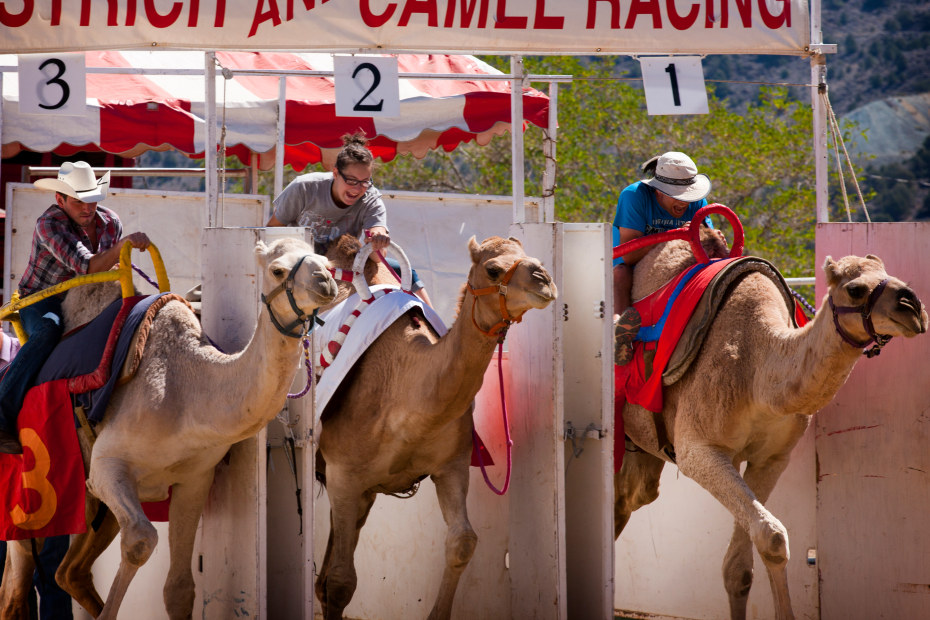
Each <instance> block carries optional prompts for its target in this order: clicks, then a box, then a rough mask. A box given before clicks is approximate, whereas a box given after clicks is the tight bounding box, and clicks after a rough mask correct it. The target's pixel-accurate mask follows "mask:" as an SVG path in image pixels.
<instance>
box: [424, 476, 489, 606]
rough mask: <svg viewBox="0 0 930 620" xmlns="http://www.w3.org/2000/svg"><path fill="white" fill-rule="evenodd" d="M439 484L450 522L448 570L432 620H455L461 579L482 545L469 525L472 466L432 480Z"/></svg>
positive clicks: (444, 515)
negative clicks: (470, 468) (457, 592)
mask: <svg viewBox="0 0 930 620" xmlns="http://www.w3.org/2000/svg"><path fill="white" fill-rule="evenodd" d="M431 478H432V479H433V482H434V483H435V484H436V496H437V497H438V498H439V508H440V510H442V518H443V519H444V520H445V522H446V527H448V528H449V529H448V532H447V533H446V566H445V568H444V569H443V571H442V582H440V585H439V594H438V595H437V596H436V602H435V603H434V604H433V609H432V611H430V614H429V620H448V619H449V618H450V617H451V616H452V601H453V599H454V598H455V590H456V588H458V585H459V578H460V577H461V576H462V572H463V571H464V570H465V567H466V566H468V562H469V561H470V560H471V556H472V555H473V554H474V553H475V547H476V546H477V545H478V535H477V534H475V530H474V529H472V527H471V523H469V522H468V507H467V506H466V503H465V499H466V496H467V495H468V463H467V462H464V461H463V462H462V463H461V466H460V467H453V468H450V469H447V470H446V471H444V472H443V473H442V474H434V475H432V476H431Z"/></svg>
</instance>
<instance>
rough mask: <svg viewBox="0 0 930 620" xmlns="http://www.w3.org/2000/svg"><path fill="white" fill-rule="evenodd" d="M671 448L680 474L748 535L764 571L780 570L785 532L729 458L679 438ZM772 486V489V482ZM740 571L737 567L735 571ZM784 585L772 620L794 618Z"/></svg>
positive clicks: (785, 558) (785, 547)
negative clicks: (725, 511)
mask: <svg viewBox="0 0 930 620" xmlns="http://www.w3.org/2000/svg"><path fill="white" fill-rule="evenodd" d="M675 448H676V452H677V455H678V467H679V469H681V471H682V473H683V474H685V475H686V476H688V477H689V478H691V479H692V480H694V481H695V482H697V483H698V484H699V485H701V486H702V487H704V488H705V489H706V490H707V491H709V492H710V494H711V495H713V496H714V497H715V498H716V499H717V501H719V502H720V503H721V504H723V505H724V507H726V508H727V510H729V511H730V513H731V514H732V515H733V517H734V518H735V520H736V524H737V525H738V526H740V527H742V528H743V529H744V530H746V532H748V534H749V539H750V540H751V541H752V543H753V544H754V545H755V546H756V549H757V550H758V551H759V555H760V556H762V558H763V559H764V561H765V564H766V568H769V569H770V570H771V568H770V567H777V566H779V565H781V566H782V567H784V565H785V563H787V561H788V531H787V530H786V529H785V526H784V525H782V524H781V522H780V521H779V520H778V519H776V518H775V516H774V515H773V514H772V513H771V512H769V511H768V510H766V508H765V506H763V505H762V502H761V501H760V500H759V499H758V498H757V497H756V495H755V493H753V491H752V489H751V488H750V487H749V485H748V484H747V483H746V481H745V480H743V478H742V477H741V476H740V475H739V471H738V470H737V469H736V467H734V466H733V463H732V461H731V460H730V457H729V456H728V455H727V454H726V453H724V451H723V450H721V449H719V448H716V447H714V446H707V445H701V444H697V443H690V442H687V441H683V440H682V438H680V439H679V441H678V442H676V446H675ZM775 479H777V476H776V477H775ZM772 485H773V486H774V482H773V483H772ZM737 544H738V541H737ZM734 553H736V554H737V555H738V553H739V550H738V549H736V550H735V551H734ZM741 568H742V567H740V566H738V565H737V567H736V570H740V569H741ZM773 579H775V578H773ZM773 583H774V581H773ZM784 586H785V587H784V592H783V594H784V596H783V598H781V599H776V601H775V618H776V620H792V619H793V618H794V614H793V612H792V611H791V601H790V600H789V598H788V589H787V580H786V581H785V584H784ZM773 587H774V586H773Z"/></svg>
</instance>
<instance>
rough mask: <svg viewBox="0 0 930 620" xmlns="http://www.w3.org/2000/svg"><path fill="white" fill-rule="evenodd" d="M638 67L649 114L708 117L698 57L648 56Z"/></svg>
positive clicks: (702, 73) (705, 92)
mask: <svg viewBox="0 0 930 620" xmlns="http://www.w3.org/2000/svg"><path fill="white" fill-rule="evenodd" d="M639 64H640V67H641V68H642V71H643V89H644V90H645V91H646V110H647V111H648V112H649V114H652V115H658V114H707V89H706V88H705V87H704V69H703V68H702V67H701V57H700V56H648V57H644V58H640V59H639Z"/></svg>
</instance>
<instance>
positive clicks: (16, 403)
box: [0, 297, 62, 436]
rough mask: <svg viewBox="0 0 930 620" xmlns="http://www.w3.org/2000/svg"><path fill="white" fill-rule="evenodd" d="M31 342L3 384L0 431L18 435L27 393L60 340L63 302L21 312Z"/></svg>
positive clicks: (0, 385) (0, 387)
mask: <svg viewBox="0 0 930 620" xmlns="http://www.w3.org/2000/svg"><path fill="white" fill-rule="evenodd" d="M19 318H20V320H21V321H22V324H23V329H24V330H25V332H26V334H27V335H28V336H29V340H28V341H27V342H26V344H24V345H23V347H22V348H21V349H20V350H19V353H17V354H16V357H14V358H13V361H12V363H10V365H9V366H8V367H7V369H6V374H5V375H4V376H3V380H2V381H0V429H2V430H5V431H6V432H8V433H10V434H12V435H14V436H15V435H16V434H17V428H16V419H17V418H18V417H19V410H20V409H22V407H23V400H25V398H26V392H28V391H29V388H31V387H32V384H33V382H34V381H35V378H36V375H38V374H39V370H41V369H42V365H43V364H45V360H47V359H48V356H49V355H51V353H52V350H53V349H54V348H55V345H57V344H58V341H59V340H61V330H62V321H61V300H60V299H59V298H58V297H49V298H47V299H43V300H42V301H38V302H36V303H34V304H32V305H31V306H26V307H25V308H23V309H22V310H20V311H19Z"/></svg>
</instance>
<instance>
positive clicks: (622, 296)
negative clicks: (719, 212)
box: [613, 151, 711, 366]
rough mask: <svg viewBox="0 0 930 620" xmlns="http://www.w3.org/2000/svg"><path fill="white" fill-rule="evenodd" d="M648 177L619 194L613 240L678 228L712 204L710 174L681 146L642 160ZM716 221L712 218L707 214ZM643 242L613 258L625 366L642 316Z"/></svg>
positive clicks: (618, 345)
mask: <svg viewBox="0 0 930 620" xmlns="http://www.w3.org/2000/svg"><path fill="white" fill-rule="evenodd" d="M642 170H643V173H645V174H646V177H647V178H645V179H643V180H642V181H637V182H635V183H633V184H632V185H629V186H627V187H626V188H625V189H624V190H623V191H622V192H620V198H619V199H618V200H617V213H616V216H615V217H614V222H613V234H614V246H617V245H620V244H621V243H626V242H627V241H630V240H632V239H636V238H638V237H642V236H644V235H652V234H655V233H658V232H663V231H666V230H673V229H675V228H680V227H682V226H687V225H688V224H690V223H691V218H692V217H694V214H695V213H696V212H697V210H698V209H700V208H701V207H703V206H705V205H707V200H706V199H705V196H707V194H708V193H709V192H710V179H708V178H707V175H704V174H698V169H697V166H696V165H695V163H694V161H693V160H692V159H691V158H690V157H688V156H687V155H685V154H684V153H679V152H677V151H669V152H668V153H665V154H663V155H658V156H656V157H653V158H652V159H650V160H649V161H647V162H646V163H644V164H643V165H642ZM705 223H706V224H707V225H708V226H711V223H710V220H709V219H708V220H705ZM648 251H649V248H648V247H646V248H642V249H640V250H637V251H635V252H631V253H630V254H626V255H625V256H621V257H619V258H616V259H614V326H615V327H614V362H615V363H616V364H618V365H620V366H622V365H624V364H627V363H629V361H630V360H631V359H632V357H633V340H634V339H635V337H636V334H637V332H639V327H640V325H641V323H642V319H641V318H640V316H639V312H637V310H636V308H634V307H632V306H631V305H630V304H631V303H632V300H631V299H630V291H631V289H632V288H633V266H634V265H635V264H636V263H637V262H639V260H640V259H641V258H642V257H643V256H645V255H646V253H647V252H648Z"/></svg>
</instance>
